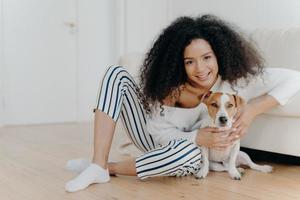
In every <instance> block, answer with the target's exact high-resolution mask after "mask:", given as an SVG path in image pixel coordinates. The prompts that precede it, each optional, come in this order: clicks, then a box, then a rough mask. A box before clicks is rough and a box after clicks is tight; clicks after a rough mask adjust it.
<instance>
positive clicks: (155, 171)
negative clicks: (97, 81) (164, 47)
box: [95, 66, 201, 179]
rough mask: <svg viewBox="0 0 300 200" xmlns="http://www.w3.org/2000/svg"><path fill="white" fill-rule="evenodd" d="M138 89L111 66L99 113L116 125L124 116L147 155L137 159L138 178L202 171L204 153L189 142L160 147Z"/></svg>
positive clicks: (130, 132)
mask: <svg viewBox="0 0 300 200" xmlns="http://www.w3.org/2000/svg"><path fill="white" fill-rule="evenodd" d="M137 90H138V89H137V85H136V83H135V81H134V80H133V78H132V77H131V75H130V74H129V73H128V72H127V71H126V69H124V68H123V67H121V66H111V67H109V68H108V69H107V71H106V73H105V75H104V78H103V80H102V84H101V88H100V91H99V96H98V101H97V105H96V108H95V110H96V109H98V110H101V111H102V112H104V113H106V114H107V115H108V116H110V117H111V118H112V119H113V120H114V121H115V122H116V121H117V120H118V118H119V116H121V118H122V121H123V123H124V125H125V127H126V130H127V134H128V136H129V137H130V139H131V140H132V142H133V143H134V145H135V146H136V147H137V148H139V149H140V150H141V151H142V152H144V153H143V155H141V156H139V157H138V158H137V159H136V171H137V176H138V177H139V178H140V179H145V178H148V177H154V176H186V175H188V174H195V173H196V172H198V171H199V169H200V163H201V151H200V149H199V148H198V147H197V146H196V145H195V144H193V143H190V142H187V141H186V140H172V141H170V142H169V144H168V145H166V146H163V147H162V146H160V145H158V144H157V143H156V141H154V140H153V138H152V137H151V135H150V134H149V132H148V130H147V128H146V123H147V116H146V112H145V110H144V109H143V107H142V105H141V101H140V98H139V95H138V92H137Z"/></svg>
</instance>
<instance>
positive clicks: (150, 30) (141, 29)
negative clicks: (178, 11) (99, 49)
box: [118, 0, 170, 54]
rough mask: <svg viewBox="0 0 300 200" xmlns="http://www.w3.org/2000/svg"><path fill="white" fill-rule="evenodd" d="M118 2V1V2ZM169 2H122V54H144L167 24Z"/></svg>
mask: <svg viewBox="0 0 300 200" xmlns="http://www.w3.org/2000/svg"><path fill="white" fill-rule="evenodd" d="M118 2H120V1H118ZM169 2H170V0H151V1H149V0H123V9H124V13H123V21H122V22H121V26H124V28H123V29H124V30H121V34H123V38H122V39H123V41H121V42H123V43H122V44H121V46H122V47H123V50H122V54H124V53H129V52H141V51H142V52H144V51H146V50H148V49H149V48H150V45H151V44H152V42H153V40H154V39H155V38H156V37H157V36H158V34H159V33H160V32H161V30H162V29H163V28H164V27H165V26H166V25H167V24H169V19H168V18H169V8H170V7H169Z"/></svg>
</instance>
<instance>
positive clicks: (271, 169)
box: [259, 165, 273, 173]
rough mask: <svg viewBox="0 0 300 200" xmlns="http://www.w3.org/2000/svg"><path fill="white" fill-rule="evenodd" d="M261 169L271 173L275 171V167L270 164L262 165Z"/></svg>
mask: <svg viewBox="0 0 300 200" xmlns="http://www.w3.org/2000/svg"><path fill="white" fill-rule="evenodd" d="M259 171H261V172H264V173H271V172H272V171H273V167H272V166H270V165H263V166H261V167H260V170H259Z"/></svg>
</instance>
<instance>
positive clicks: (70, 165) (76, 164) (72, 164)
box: [65, 158, 91, 173]
mask: <svg viewBox="0 0 300 200" xmlns="http://www.w3.org/2000/svg"><path fill="white" fill-rule="evenodd" d="M90 164H91V162H90V161H88V160H86V159H81V158H79V159H73V160H69V161H68V162H67V164H66V167H65V168H66V169H67V170H70V171H74V172H76V173H81V172H82V171H83V170H85V169H86V168H88V166H90Z"/></svg>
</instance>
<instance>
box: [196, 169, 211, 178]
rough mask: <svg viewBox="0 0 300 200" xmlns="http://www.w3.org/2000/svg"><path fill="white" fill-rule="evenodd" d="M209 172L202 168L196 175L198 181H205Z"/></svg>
mask: <svg viewBox="0 0 300 200" xmlns="http://www.w3.org/2000/svg"><path fill="white" fill-rule="evenodd" d="M208 172H209V169H208V168H206V167H205V168H201V169H200V171H199V172H198V173H197V174H196V175H195V177H196V179H204V178H206V176H207V174H208Z"/></svg>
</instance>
